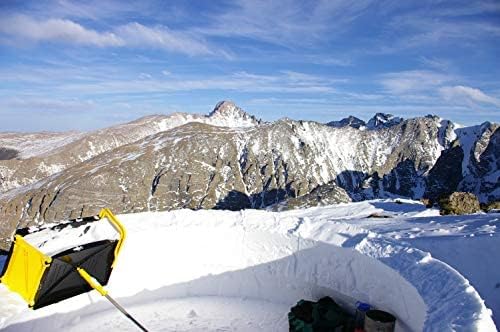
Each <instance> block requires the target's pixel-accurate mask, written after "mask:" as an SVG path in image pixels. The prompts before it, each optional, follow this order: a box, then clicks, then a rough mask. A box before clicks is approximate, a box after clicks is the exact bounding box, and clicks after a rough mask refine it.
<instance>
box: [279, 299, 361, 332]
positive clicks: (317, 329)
mask: <svg viewBox="0 0 500 332" xmlns="http://www.w3.org/2000/svg"><path fill="white" fill-rule="evenodd" d="M288 323H289V326H290V332H334V331H335V332H337V331H349V329H350V328H351V327H352V326H353V323H354V318H353V317H352V316H351V315H349V314H348V313H346V312H345V310H344V309H342V308H341V307H340V306H339V305H338V304H337V303H335V301H334V300H333V299H332V298H331V297H328V296H325V297H323V298H321V299H320V300H319V301H318V302H311V301H307V300H300V301H299V302H297V305H295V306H294V307H292V309H291V310H290V312H289V313H288Z"/></svg>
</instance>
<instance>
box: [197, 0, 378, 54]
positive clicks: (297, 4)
mask: <svg viewBox="0 0 500 332" xmlns="http://www.w3.org/2000/svg"><path fill="white" fill-rule="evenodd" d="M370 3H371V2H370V1H366V0H360V1H349V0H339V1H328V0H321V1H313V2H308V1H306V2H304V1H297V0H283V1H266V0H238V1H234V2H232V5H231V6H230V7H228V8H227V9H226V10H225V11H223V12H222V13H217V14H213V15H211V17H210V24H209V25H208V26H205V27H201V28H200V27H199V28H196V29H195V31H197V32H200V33H202V34H205V35H209V36H223V37H243V38H249V39H253V40H257V41H264V42H268V43H272V44H277V45H282V46H294V47H296V46H299V45H302V46H305V45H311V44H314V43H317V42H318V41H323V40H325V39H332V37H334V36H335V35H334V34H330V35H329V34H326V33H327V32H328V31H330V32H335V33H336V34H340V33H342V31H344V30H345V29H346V27H347V26H348V25H349V23H351V22H352V21H353V20H355V19H356V18H357V17H358V16H359V15H360V14H361V13H362V12H363V11H364V10H365V9H366V8H367V7H368V6H369V5H370Z"/></svg>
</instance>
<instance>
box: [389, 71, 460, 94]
mask: <svg viewBox="0 0 500 332" xmlns="http://www.w3.org/2000/svg"><path fill="white" fill-rule="evenodd" d="M452 79H453V77H452V76H450V75H447V74H443V73H440V72H435V71H429V70H409V71H402V72H395V73H388V74H384V75H382V79H381V81H380V83H381V84H382V85H383V86H384V88H385V89H386V90H387V91H388V92H389V93H394V94H406V93H413V92H422V91H426V90H430V89H433V88H435V87H438V86H440V85H442V84H443V83H445V82H449V81H450V80H452Z"/></svg>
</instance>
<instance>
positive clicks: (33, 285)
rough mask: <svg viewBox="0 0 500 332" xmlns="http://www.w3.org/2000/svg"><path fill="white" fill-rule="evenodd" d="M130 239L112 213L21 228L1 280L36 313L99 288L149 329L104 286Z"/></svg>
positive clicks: (113, 302) (124, 312)
mask: <svg viewBox="0 0 500 332" xmlns="http://www.w3.org/2000/svg"><path fill="white" fill-rule="evenodd" d="M104 221H108V222H104ZM125 237H126V231H125V228H124V227H123V225H122V224H121V223H120V222H119V221H118V219H117V218H116V217H115V216H114V215H113V213H112V212H111V211H110V210H109V209H102V210H101V211H100V213H99V215H97V216H93V217H87V218H81V219H74V220H69V221H66V222H63V223H60V224H56V225H52V226H45V227H41V228H24V229H19V230H17V231H16V234H15V236H14V241H13V243H12V245H11V248H10V251H9V255H8V257H7V261H6V263H5V265H4V271H3V274H2V277H1V278H0V282H1V283H3V284H5V285H6V286H7V287H8V288H9V289H10V290H11V291H13V292H16V293H18V294H19V295H21V297H22V298H23V299H24V300H25V301H26V302H27V303H28V305H29V307H30V308H32V309H39V308H42V307H45V306H47V305H50V304H53V303H56V302H59V301H62V300H65V299H68V298H70V297H73V296H76V295H79V294H82V293H85V292H88V291H90V290H92V289H95V290H97V291H98V292H99V293H100V294H101V295H103V296H105V297H106V298H107V299H108V300H109V301H110V302H111V303H112V304H113V305H115V306H116V307H117V308H118V309H119V310H120V311H121V312H122V313H123V314H125V315H126V316H127V317H128V318H129V319H131V320H132V321H133V322H134V323H136V325H137V326H138V327H140V328H141V329H142V330H143V331H146V329H145V328H144V327H142V325H140V324H139V323H138V322H137V321H136V320H135V319H134V318H133V317H132V316H130V315H129V314H128V313H127V312H126V311H125V310H124V309H123V308H122V307H121V306H120V305H119V304H118V303H116V301H115V300H113V299H112V298H111V297H110V296H109V295H108V293H107V291H106V290H105V289H104V288H103V287H102V286H103V285H106V284H107V283H108V281H109V278H110V276H111V271H112V270H113V267H114V266H115V263H116V259H117V257H118V254H119V253H120V250H121V248H122V244H123V241H124V240H125Z"/></svg>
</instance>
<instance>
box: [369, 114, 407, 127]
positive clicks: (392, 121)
mask: <svg viewBox="0 0 500 332" xmlns="http://www.w3.org/2000/svg"><path fill="white" fill-rule="evenodd" d="M402 121H403V118H400V117H397V116H394V115H392V114H387V113H377V114H375V116H374V117H373V118H371V119H370V120H368V122H367V124H366V126H367V128H368V129H372V130H373V129H379V128H388V127H392V126H395V125H397V124H399V123H401V122H402Z"/></svg>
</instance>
